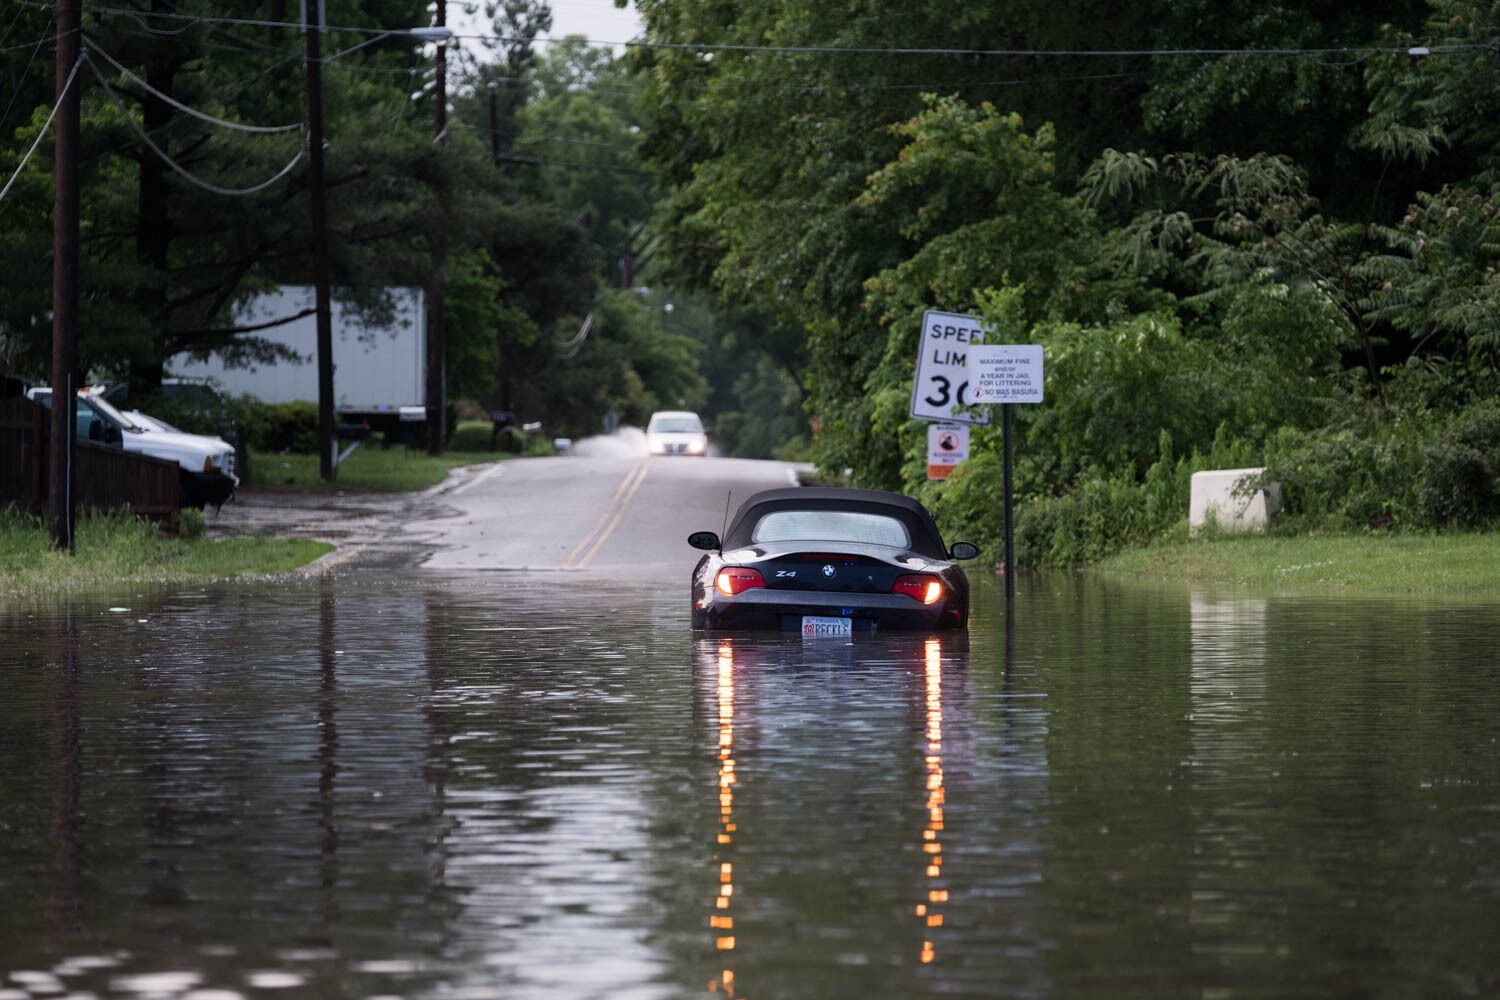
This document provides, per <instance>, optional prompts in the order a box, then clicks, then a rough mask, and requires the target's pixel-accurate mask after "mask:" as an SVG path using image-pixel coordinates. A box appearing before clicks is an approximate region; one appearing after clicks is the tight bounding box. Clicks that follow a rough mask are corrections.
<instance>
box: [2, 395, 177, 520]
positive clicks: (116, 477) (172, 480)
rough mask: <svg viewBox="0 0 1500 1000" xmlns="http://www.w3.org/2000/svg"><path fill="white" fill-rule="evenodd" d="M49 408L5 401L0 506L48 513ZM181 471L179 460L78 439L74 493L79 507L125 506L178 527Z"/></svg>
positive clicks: (108, 508)
mask: <svg viewBox="0 0 1500 1000" xmlns="http://www.w3.org/2000/svg"><path fill="white" fill-rule="evenodd" d="M50 417H51V414H50V413H48V411H47V409H46V407H44V406H42V405H41V404H39V403H33V402H32V401H31V400H29V399H0V507H4V506H6V505H14V506H16V507H19V508H21V509H22V510H26V511H30V512H31V513H34V514H45V513H46V512H47V468H48V465H47V462H48V449H47V443H48V441H49V440H50V438H51V434H50V433H49V432H50V429H51V428H50ZM181 478H182V477H181V473H180V471H179V470H178V467H177V463H176V462H168V461H165V460H163V459H160V458H152V457H151V456H149V455H139V454H136V453H134V452H129V451H125V450H124V449H123V448H114V447H110V446H108V445H103V444H99V443H97V442H94V441H83V440H75V441H74V442H73V496H74V498H75V502H76V504H77V507H78V509H79V510H85V509H89V508H92V509H95V510H124V509H128V510H130V511H131V512H132V513H134V514H137V515H139V516H141V517H148V518H150V519H152V520H153V521H158V522H160V523H161V524H162V525H163V526H164V527H165V528H166V529H167V530H168V531H172V532H175V531H176V530H177V519H178V513H179V511H180V509H181V507H180V504H181V488H182V486H181Z"/></svg>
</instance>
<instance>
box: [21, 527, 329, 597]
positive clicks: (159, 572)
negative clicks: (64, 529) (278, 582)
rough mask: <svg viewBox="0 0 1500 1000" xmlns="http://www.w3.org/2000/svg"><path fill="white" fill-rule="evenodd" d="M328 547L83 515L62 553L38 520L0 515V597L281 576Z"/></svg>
mask: <svg viewBox="0 0 1500 1000" xmlns="http://www.w3.org/2000/svg"><path fill="white" fill-rule="evenodd" d="M332 548H333V546H331V545H329V544H328V543H326V542H312V541H305V540H301V539H280V538H226V539H222V540H209V539H206V538H192V539H186V538H169V537H167V536H166V535H164V534H162V533H161V532H160V531H159V530H158V529H157V528H156V526H155V525H153V524H151V523H149V522H146V521H140V520H137V519H135V518H133V517H128V516H124V515H117V514H104V515H87V514H86V515H84V516H83V517H80V518H79V519H78V524H77V533H76V535H75V537H74V551H73V554H72V555H64V554H62V553H59V552H54V551H52V549H51V547H50V545H49V538H48V534H47V528H46V525H45V524H44V523H43V522H42V520H41V519H40V518H35V517H29V516H26V515H23V514H18V513H16V512H15V511H14V510H0V598H4V599H12V598H17V597H32V598H42V597H56V596H60V595H63V594H76V593H84V592H88V591H92V590H104V589H107V588H109V587H112V586H117V585H119V584H122V583H125V584H131V583H188V582H193V581H208V580H222V579H226V578H230V577H237V576H246V575H259V574H266V573H283V572H286V571H287V570H291V569H296V568H297V567H299V566H305V565H307V564H308V563H310V562H312V561H313V560H314V559H317V558H318V557H319V556H321V555H323V554H324V553H326V552H329V551H330V550H332Z"/></svg>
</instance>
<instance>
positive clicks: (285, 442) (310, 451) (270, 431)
mask: <svg viewBox="0 0 1500 1000" xmlns="http://www.w3.org/2000/svg"><path fill="white" fill-rule="evenodd" d="M246 430H247V432H248V434H249V438H250V445H251V447H253V448H255V449H257V450H259V451H275V452H283V451H291V452H296V453H298V454H303V455H316V454H317V453H318V407H317V404H316V403H307V402H300V403H259V404H256V405H255V406H253V407H251V408H250V410H249V412H248V414H247V421H246Z"/></svg>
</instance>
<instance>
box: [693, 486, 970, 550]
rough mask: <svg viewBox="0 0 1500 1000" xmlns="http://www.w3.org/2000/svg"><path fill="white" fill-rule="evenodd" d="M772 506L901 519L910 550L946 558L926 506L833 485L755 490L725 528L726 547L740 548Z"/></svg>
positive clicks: (878, 492) (897, 496) (896, 495)
mask: <svg viewBox="0 0 1500 1000" xmlns="http://www.w3.org/2000/svg"><path fill="white" fill-rule="evenodd" d="M773 510H858V511H866V512H869V513H881V514H887V515H890V516H891V517H895V518H898V519H900V521H901V522H902V523H903V524H905V525H906V530H907V532H908V533H909V534H910V535H911V551H913V552H915V553H917V554H918V555H923V556H927V557H928V558H930V559H946V558H948V550H947V548H946V547H945V546H944V545H943V539H942V535H941V534H940V533H939V532H938V528H937V524H936V523H934V522H933V520H932V515H931V514H929V513H928V512H927V508H926V507H923V506H922V505H921V504H920V503H918V502H917V501H915V500H913V499H912V498H911V497H908V496H902V495H901V494H900V493H886V492H884V491H882V490H854V489H846V488H843V487H834V486H802V487H787V488H784V489H777V490H766V491H764V492H762V493H757V494H755V495H754V496H752V497H751V498H750V499H748V500H746V501H745V502H744V503H743V504H741V505H740V509H739V510H738V511H736V512H735V515H734V520H732V521H730V522H729V528H728V529H727V530H726V531H725V532H724V542H723V545H724V547H725V548H726V549H730V548H743V547H745V546H747V545H749V544H751V542H750V533H751V531H752V529H754V527H755V524H756V522H757V521H759V520H760V519H761V518H762V517H763V516H765V515H766V514H767V513H769V512H771V511H773Z"/></svg>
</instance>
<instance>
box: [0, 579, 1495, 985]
mask: <svg viewBox="0 0 1500 1000" xmlns="http://www.w3.org/2000/svg"><path fill="white" fill-rule="evenodd" d="M1007 626H1009V627H1007ZM1497 651H1500V606H1497V605H1494V604H1490V605H1473V606H1461V607H1452V606H1446V605H1444V604H1440V603H1435V602H1422V601H1363V602H1348V601H1339V600H1313V601H1307V600H1289V599H1269V600H1268V599H1258V598H1255V597H1252V596H1245V595H1228V596H1218V597H1216V596H1209V595H1194V594H1191V593H1189V592H1187V591H1186V590H1172V589H1143V588H1137V587H1131V586H1127V585H1122V584H1115V583H1105V582H1100V581H1097V580H1092V579H1089V578H1074V577H1068V576H1056V577H1052V576H1048V577H1042V578H1038V579H1032V580H1026V581H1023V584H1022V587H1021V593H1020V594H1019V595H1018V597H1017V600H1016V604H1015V609H1014V614H1013V616H1010V617H1009V618H1007V615H1006V614H1005V610H1004V608H1003V600H1002V598H1001V597H1000V596H999V594H998V588H997V587H996V586H995V585H994V584H993V583H992V582H990V581H982V582H981V585H980V586H979V587H978V588H977V595H976V611H975V621H974V625H973V629H972V631H971V634H970V635H969V637H968V638H967V639H961V638H958V637H953V636H939V637H927V636H909V637H906V636H878V637H874V638H870V637H862V638H859V639H857V640H856V641H854V642H852V643H850V642H847V641H839V640H833V641H828V640H823V641H817V642H810V643H806V644H804V642H803V641H802V640H801V639H800V638H788V639H782V638H779V637H763V638H750V639H745V638H735V639H722V638H695V637H694V636H693V635H692V633H691V632H690V631H689V629H688V627H687V606H686V581H671V582H653V583H650V584H647V585H630V584H628V583H624V582H619V581H610V580H600V579H591V578H587V577H582V576H571V575H567V574H551V575H546V576H518V575H503V574H490V575H473V576H439V575H433V574H422V573H407V574H404V576H403V577H401V578H396V577H382V576H378V575H376V574H368V573H366V574H360V573H350V574H347V575H335V576H327V577H324V578H322V579H306V580H303V579H296V580H290V581H282V582H277V583H275V584H256V585H250V586H226V587H223V588H210V589H194V590H187V591H180V592H131V593H129V594H125V595H117V596H114V597H111V598H109V599H107V600H101V601H86V602H74V603H72V604H70V605H65V606H61V605H59V606H43V607H37V608H30V609H19V610H17V609H11V610H8V611H0V677H3V683H4V705H5V708H4V716H3V721H0V752H3V755H4V758H3V766H0V901H3V905H0V1000H9V998H23V997H55V996H64V995H71V996H78V997H84V996H119V997H139V998H153V1000H154V998H194V1000H225V998H234V997H266V996H279V997H296V996H316V997H391V996H401V997H506V998H510V997H517V998H568V1000H578V998H593V997H598V998H626V1000H633V998H675V997H696V996H705V995H719V996H734V997H750V998H798V997H819V998H821V997H858V998H871V997H912V996H940V995H941V996H971V997H1048V998H1052V997H1056V998H1068V997H1101V998H1103V997H1110V998H1114V997H1153V998H1154V997H1187V996H1193V997H1213V998H1230V997H1349V996H1358V997H1393V998H1394V997H1402V998H1405V997H1417V996H1425V997H1462V996H1493V995H1496V994H1497V993H1500V657H1497Z"/></svg>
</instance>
